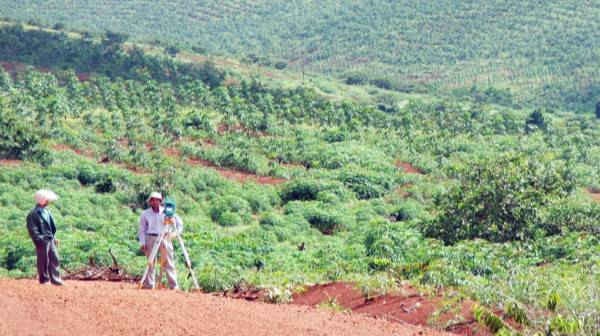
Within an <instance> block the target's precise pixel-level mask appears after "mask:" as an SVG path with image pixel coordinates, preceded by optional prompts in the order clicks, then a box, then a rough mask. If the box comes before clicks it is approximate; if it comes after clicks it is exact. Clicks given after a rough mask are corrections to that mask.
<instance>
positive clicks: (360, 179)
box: [340, 169, 394, 199]
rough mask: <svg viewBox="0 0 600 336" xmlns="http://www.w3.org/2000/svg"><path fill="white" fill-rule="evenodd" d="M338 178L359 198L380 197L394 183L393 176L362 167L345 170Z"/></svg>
mask: <svg viewBox="0 0 600 336" xmlns="http://www.w3.org/2000/svg"><path fill="white" fill-rule="evenodd" d="M340 179H341V181H342V182H343V183H344V185H345V186H346V187H348V188H349V189H350V190H352V191H354V193H356V196H357V197H358V198H359V199H370V198H377V197H381V196H383V195H384V194H385V193H387V192H388V191H389V190H390V189H391V188H392V187H393V185H394V181H393V178H392V177H390V176H388V175H387V174H385V173H379V172H371V171H366V170H364V169H354V170H352V171H349V170H346V171H344V172H343V173H342V174H341V176H340Z"/></svg>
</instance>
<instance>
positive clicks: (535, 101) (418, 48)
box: [0, 0, 600, 111]
mask: <svg viewBox="0 0 600 336" xmlns="http://www.w3.org/2000/svg"><path fill="white" fill-rule="evenodd" d="M0 15H2V16H5V17H9V18H11V19H18V20H22V21H23V22H28V21H29V22H33V23H38V24H40V23H41V24H44V25H47V26H55V27H59V28H60V27H68V28H69V29H83V30H86V31H87V30H91V31H93V32H96V33H103V32H104V31H106V30H112V31H115V32H120V33H127V34H130V35H131V37H132V38H134V39H136V40H138V41H147V42H148V41H160V42H162V43H164V44H167V45H171V46H178V47H182V48H184V49H187V50H195V51H199V52H208V53H210V54H215V53H219V54H227V55H234V56H236V57H238V58H245V59H246V60H247V61H248V62H253V63H262V64H267V65H272V66H275V67H278V68H283V67H286V66H288V67H292V68H294V69H297V70H301V71H307V72H308V71H311V72H318V73H326V74H333V75H335V76H337V77H339V78H341V79H343V80H346V81H348V82H349V83H353V84H371V85H375V86H378V87H384V88H389V89H394V90H398V91H403V92H436V93H438V94H439V93H440V92H444V93H446V94H453V95H459V96H478V97H480V96H482V95H483V96H484V97H486V98H487V99H492V100H495V101H496V102H503V103H505V104H526V105H529V106H532V105H536V106H544V107H551V108H565V107H566V108H569V109H578V110H584V111H591V109H592V108H593V106H594V105H595V104H596V103H597V102H598V101H600V83H598V78H599V77H600V73H599V67H598V64H600V50H599V48H598V46H599V45H600V34H599V33H598V32H599V31H600V24H599V22H598V19H597V18H598V17H600V4H599V3H598V2H597V1H575V2H574V1H567V0H552V1H546V2H539V1H533V0H527V1H517V0H509V1H472V0H471V1H457V0H443V1H435V2H423V1H420V2H414V1H385V0H368V1H367V0H360V1H353V2H352V3H351V4H350V3H348V4H342V3H340V2H339V1H331V0H327V1H318V2H315V1H306V0H295V1H263V0H252V1H246V0H244V1H241V0H227V1H190V0H177V1H166V0H158V1H151V2H148V1H116V0H102V1H90V0H77V1H66V0H61V1H51V2H48V1H40V0H26V1H0ZM490 90H491V91H490ZM482 93H483V94H482Z"/></svg>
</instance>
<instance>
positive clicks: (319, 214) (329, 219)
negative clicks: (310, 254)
mask: <svg viewBox="0 0 600 336" xmlns="http://www.w3.org/2000/svg"><path fill="white" fill-rule="evenodd" d="M285 214H286V215H289V214H299V215H301V216H302V217H303V218H304V219H306V220H307V221H308V222H309V223H310V225H311V226H312V227H313V228H315V229H317V230H319V231H321V233H323V234H328V235H329V234H334V233H335V232H336V231H339V230H341V229H342V228H344V227H345V225H344V223H347V222H348V221H349V219H347V218H345V217H344V216H342V215H341V213H340V209H335V208H333V207H332V206H328V205H327V204H325V203H322V202H318V201H316V202H298V201H295V202H290V203H288V204H287V206H286V207H285Z"/></svg>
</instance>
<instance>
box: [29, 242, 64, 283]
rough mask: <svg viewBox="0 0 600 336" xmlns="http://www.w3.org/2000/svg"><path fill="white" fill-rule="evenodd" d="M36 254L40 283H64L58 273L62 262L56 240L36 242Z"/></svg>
mask: <svg viewBox="0 0 600 336" xmlns="http://www.w3.org/2000/svg"><path fill="white" fill-rule="evenodd" d="M35 252H36V254H37V271H38V276H39V280H40V283H46V282H48V281H52V282H53V283H60V282H62V280H61V279H60V273H59V271H58V267H59V266H60V262H59V260H58V250H57V249H56V245H55V244H54V239H52V240H44V241H41V242H36V243H35Z"/></svg>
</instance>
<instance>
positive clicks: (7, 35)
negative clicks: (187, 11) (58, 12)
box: [0, 25, 224, 87]
mask: <svg viewBox="0 0 600 336" xmlns="http://www.w3.org/2000/svg"><path fill="white" fill-rule="evenodd" d="M125 40H126V35H124V34H122V33H117V32H112V31H107V32H106V39H105V40H104V41H102V43H96V42H94V41H92V40H85V39H72V38H69V37H67V36H66V35H65V34H59V33H53V32H49V31H46V30H41V29H32V30H25V29H23V27H21V26H19V25H5V26H3V27H2V28H0V55H2V58H3V59H5V60H7V61H8V60H11V61H20V62H26V63H28V64H32V65H37V66H43V67H57V68H61V67H69V68H74V69H75V70H76V71H77V72H86V73H89V72H95V73H101V74H103V75H105V76H108V77H110V78H117V77H121V78H128V79H136V80H147V79H154V80H156V81H161V82H165V81H168V82H180V81H182V80H184V79H190V78H193V79H200V80H202V81H204V82H205V83H206V84H208V85H209V86H211V87H216V86H219V85H220V83H221V82H222V81H223V79H224V74H223V73H222V72H220V71H218V70H217V69H216V68H215V66H214V64H212V63H204V64H203V65H201V66H197V65H192V64H181V63H175V62H173V61H171V60H168V59H164V58H158V57H155V56H148V55H146V54H145V53H144V52H143V51H141V50H139V49H137V48H134V49H133V50H131V51H129V52H124V51H123V50H122V48H121V46H122V44H123V42H124V41H125ZM78 50H82V51H83V52H78ZM65 51H69V52H65Z"/></svg>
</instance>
